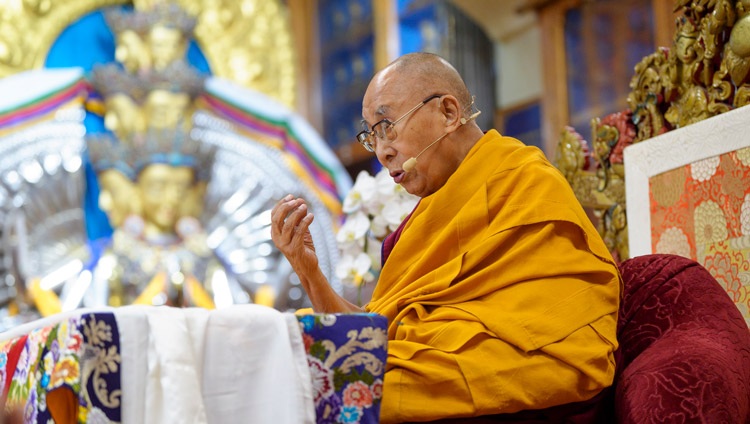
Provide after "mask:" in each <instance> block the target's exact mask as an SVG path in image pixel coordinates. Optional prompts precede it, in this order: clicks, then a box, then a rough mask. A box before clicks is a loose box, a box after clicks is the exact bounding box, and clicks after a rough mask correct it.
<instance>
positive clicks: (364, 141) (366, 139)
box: [357, 131, 375, 152]
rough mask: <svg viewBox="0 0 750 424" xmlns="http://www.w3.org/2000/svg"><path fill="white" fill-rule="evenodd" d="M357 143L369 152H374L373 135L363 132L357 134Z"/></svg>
mask: <svg viewBox="0 0 750 424" xmlns="http://www.w3.org/2000/svg"><path fill="white" fill-rule="evenodd" d="M357 141H359V144H361V145H362V146H364V148H365V149H367V151H369V152H374V151H375V148H374V146H373V143H372V141H373V140H372V134H371V133H369V132H367V131H362V132H360V133H359V134H357Z"/></svg>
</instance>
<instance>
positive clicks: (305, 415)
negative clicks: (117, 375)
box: [114, 305, 315, 424]
mask: <svg viewBox="0 0 750 424" xmlns="http://www.w3.org/2000/svg"><path fill="white" fill-rule="evenodd" d="M114 313H115V317H116V319H117V326H118V329H119V332H120V352H121V354H122V370H121V378H122V390H123V393H122V422H123V424H128V423H142V424H151V423H154V424H157V423H159V424H161V423H239V422H246V423H274V424H276V423H290V424H291V423H294V424H299V423H314V422H315V410H314V403H313V395H312V383H311V379H310V371H309V367H308V365H307V357H306V354H305V348H304V344H303V341H302V336H301V332H300V328H299V323H298V321H297V318H296V317H295V316H294V315H293V314H291V313H281V312H279V311H276V310H274V309H271V308H267V307H263V306H258V305H242V306H239V305H237V306H232V307H229V308H224V309H217V310H212V311H209V310H205V309H198V308H187V309H176V308H161V307H150V306H127V307H122V308H117V309H115V310H114Z"/></svg>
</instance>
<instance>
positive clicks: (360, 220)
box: [336, 211, 370, 244]
mask: <svg viewBox="0 0 750 424" xmlns="http://www.w3.org/2000/svg"><path fill="white" fill-rule="evenodd" d="M369 228H370V219H369V218H367V215H365V213H364V212H362V211H356V212H354V214H352V215H349V216H348V217H346V221H344V225H342V226H341V228H340V229H339V232H338V233H337V234H336V241H337V242H338V243H339V244H348V243H351V242H353V241H355V240H359V239H361V238H362V237H364V236H365V234H367V230H368V229H369Z"/></svg>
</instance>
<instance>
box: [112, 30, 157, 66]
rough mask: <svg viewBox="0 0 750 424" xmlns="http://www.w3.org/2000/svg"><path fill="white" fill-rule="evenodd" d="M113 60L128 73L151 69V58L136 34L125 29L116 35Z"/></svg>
mask: <svg viewBox="0 0 750 424" xmlns="http://www.w3.org/2000/svg"><path fill="white" fill-rule="evenodd" d="M116 44H117V47H116V48H115V59H117V61H118V62H120V63H122V66H123V67H125V69H126V70H127V71H128V72H130V73H135V72H138V71H142V70H146V69H149V68H151V57H150V55H149V52H148V50H147V49H146V45H145V43H144V42H143V40H142V39H141V37H140V36H138V34H137V33H136V32H135V31H133V30H129V29H126V30H124V31H122V32H120V33H119V34H117V39H116Z"/></svg>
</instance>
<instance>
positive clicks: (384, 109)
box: [359, 105, 390, 128]
mask: <svg viewBox="0 0 750 424" xmlns="http://www.w3.org/2000/svg"><path fill="white" fill-rule="evenodd" d="M389 108H390V106H388V105H380V106H378V108H377V109H375V116H377V117H383V116H385V114H386V113H388V109H389ZM380 121H382V119H378V120H377V121H375V122H376V123H377V122H380ZM359 122H360V123H361V124H362V125H366V126H367V128H370V123H369V122H367V120H366V119H365V118H364V117H362V120H361V121H359Z"/></svg>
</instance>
